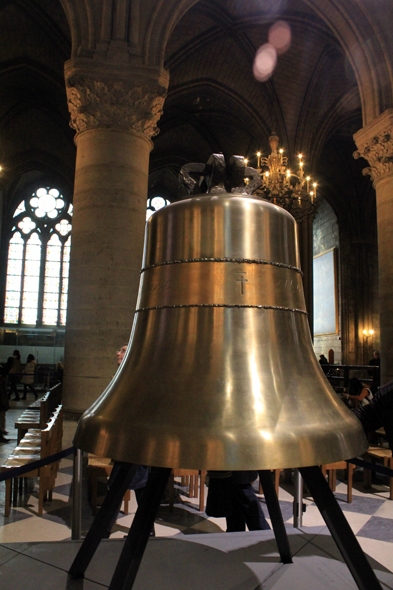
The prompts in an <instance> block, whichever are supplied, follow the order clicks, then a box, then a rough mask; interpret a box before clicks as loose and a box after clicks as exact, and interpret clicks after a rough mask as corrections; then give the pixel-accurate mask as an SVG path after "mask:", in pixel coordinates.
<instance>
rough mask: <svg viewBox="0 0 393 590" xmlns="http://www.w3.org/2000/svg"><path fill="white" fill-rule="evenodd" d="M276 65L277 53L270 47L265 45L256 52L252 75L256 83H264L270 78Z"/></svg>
mask: <svg viewBox="0 0 393 590" xmlns="http://www.w3.org/2000/svg"><path fill="white" fill-rule="evenodd" d="M276 63H277V51H276V50H275V48H274V47H273V45H270V43H265V44H264V45H262V46H261V47H259V49H258V50H257V53H256V55H255V59H254V65H253V73H254V77H255V78H256V80H258V82H265V81H266V80H268V79H269V78H270V76H271V75H272V74H273V72H274V68H275V67H276Z"/></svg>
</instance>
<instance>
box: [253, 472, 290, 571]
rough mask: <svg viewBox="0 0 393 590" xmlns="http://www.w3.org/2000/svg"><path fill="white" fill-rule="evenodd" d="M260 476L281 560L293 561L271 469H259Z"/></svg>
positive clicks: (284, 561)
mask: <svg viewBox="0 0 393 590" xmlns="http://www.w3.org/2000/svg"><path fill="white" fill-rule="evenodd" d="M259 478H260V480H261V484H262V488H263V493H264V496H265V500H266V505H267V509H268V510H269V515H270V519H271V521H272V525H273V531H274V536H275V537H276V543H277V547H278V552H279V553H280V557H281V561H282V562H283V563H292V554H291V548H290V547H289V541H288V536H287V532H286V530H285V524H284V521H283V518H282V513H281V508H280V504H279V502H278V498H277V494H276V490H275V488H274V483H273V479H272V474H271V471H259Z"/></svg>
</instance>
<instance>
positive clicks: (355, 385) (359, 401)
mask: <svg viewBox="0 0 393 590" xmlns="http://www.w3.org/2000/svg"><path fill="white" fill-rule="evenodd" d="M343 398H344V399H348V400H349V399H350V400H352V401H354V402H355V404H354V405H355V407H356V408H357V407H358V406H366V405H367V404H369V403H370V401H371V400H372V398H373V394H372V392H371V389H370V388H369V387H367V386H366V385H364V383H362V382H361V381H360V379H358V378H357V377H354V378H353V379H350V380H349V393H344V394H343Z"/></svg>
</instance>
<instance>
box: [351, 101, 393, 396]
mask: <svg viewBox="0 0 393 590" xmlns="http://www.w3.org/2000/svg"><path fill="white" fill-rule="evenodd" d="M354 139H355V142H356V145H357V147H358V151H357V152H355V153H354V157H355V158H359V157H362V158H365V159H366V160H368V162H369V164H370V167H368V168H365V169H364V170H363V174H369V175H370V176H371V178H372V180H373V185H374V188H375V190H376V194H377V223H378V264H379V302H380V329H381V384H382V385H383V384H384V383H386V382H387V381H390V380H392V379H393V109H388V110H387V111H385V112H384V113H383V114H382V115H380V116H379V117H378V118H377V119H375V120H374V121H373V122H372V123H370V124H369V125H367V126H366V127H364V128H363V129H361V130H360V131H358V132H357V133H356V134H355V135H354Z"/></svg>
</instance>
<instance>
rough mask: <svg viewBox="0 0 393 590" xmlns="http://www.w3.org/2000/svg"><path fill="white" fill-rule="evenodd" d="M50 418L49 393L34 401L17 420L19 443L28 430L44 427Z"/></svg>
mask: <svg viewBox="0 0 393 590" xmlns="http://www.w3.org/2000/svg"><path fill="white" fill-rule="evenodd" d="M48 418H49V393H46V394H45V395H43V396H42V398H40V400H37V401H36V402H34V403H33V404H32V405H31V406H30V407H29V408H28V409H27V410H25V411H24V412H22V414H21V415H20V416H19V418H18V420H17V421H16V422H15V428H16V430H17V432H18V443H19V442H20V441H21V440H22V438H23V437H24V435H25V434H26V432H27V431H28V430H30V429H32V428H37V429H43V428H45V425H46V424H47V422H48Z"/></svg>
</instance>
